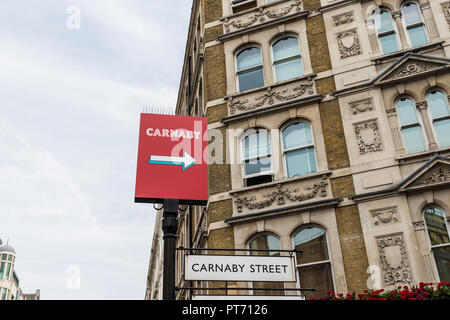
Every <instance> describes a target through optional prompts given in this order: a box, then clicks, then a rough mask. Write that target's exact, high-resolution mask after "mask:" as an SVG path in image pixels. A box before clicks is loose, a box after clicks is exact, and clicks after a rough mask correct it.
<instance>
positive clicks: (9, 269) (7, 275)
mask: <svg viewBox="0 0 450 320" xmlns="http://www.w3.org/2000/svg"><path fill="white" fill-rule="evenodd" d="M10 271H11V263H8V268H7V269H6V276H5V279H6V280H9V273H10Z"/></svg>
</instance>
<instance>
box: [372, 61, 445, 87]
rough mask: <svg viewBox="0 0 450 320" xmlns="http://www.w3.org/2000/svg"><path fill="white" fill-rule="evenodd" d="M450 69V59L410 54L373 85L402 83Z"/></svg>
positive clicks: (374, 81) (392, 66) (389, 68)
mask: <svg viewBox="0 0 450 320" xmlns="http://www.w3.org/2000/svg"><path fill="white" fill-rule="evenodd" d="M449 67H450V59H447V58H442V57H433V56H425V55H421V54H416V53H408V54H406V55H404V56H403V57H401V58H400V59H399V60H398V61H396V62H395V63H393V64H392V65H391V66H389V67H388V68H387V69H386V70H385V71H383V72H382V73H381V74H380V75H379V76H378V77H376V78H375V79H374V80H373V84H374V85H383V84H387V83H391V82H402V81H404V80H405V79H408V78H412V77H418V76H427V75H429V74H431V73H434V72H438V71H442V70H446V69H448V68H449Z"/></svg>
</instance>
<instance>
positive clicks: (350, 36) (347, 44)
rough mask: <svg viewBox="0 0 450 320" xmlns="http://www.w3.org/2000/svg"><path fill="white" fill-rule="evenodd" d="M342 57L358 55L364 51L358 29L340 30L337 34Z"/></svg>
mask: <svg viewBox="0 0 450 320" xmlns="http://www.w3.org/2000/svg"><path fill="white" fill-rule="evenodd" d="M336 40H337V44H338V47H339V53H340V54H341V59H345V58H349V57H353V56H357V55H359V54H361V53H362V51H361V45H360V42H359V36H358V32H357V31H356V29H352V30H348V31H344V32H340V33H338V34H337V35H336Z"/></svg>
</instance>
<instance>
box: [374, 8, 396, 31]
mask: <svg viewBox="0 0 450 320" xmlns="http://www.w3.org/2000/svg"><path fill="white" fill-rule="evenodd" d="M375 24H376V26H377V32H378V33H382V32H386V31H391V30H393V29H394V26H393V25H392V19H391V13H390V12H388V11H383V12H381V13H380V14H377V15H376V16H375Z"/></svg>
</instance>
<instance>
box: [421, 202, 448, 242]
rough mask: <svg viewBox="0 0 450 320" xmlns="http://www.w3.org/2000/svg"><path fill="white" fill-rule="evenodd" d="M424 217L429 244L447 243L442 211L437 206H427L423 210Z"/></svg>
mask: <svg viewBox="0 0 450 320" xmlns="http://www.w3.org/2000/svg"><path fill="white" fill-rule="evenodd" d="M424 218H425V223H426V224H427V230H428V235H429V236H430V242H431V245H432V246H435V245H439V244H444V243H449V239H448V233H447V227H446V226H445V216H444V213H443V212H442V211H441V210H439V209H438V208H429V209H426V210H425V214H424Z"/></svg>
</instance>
